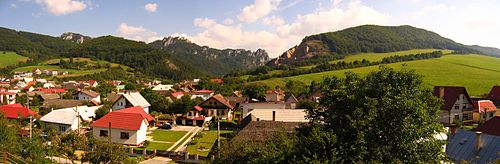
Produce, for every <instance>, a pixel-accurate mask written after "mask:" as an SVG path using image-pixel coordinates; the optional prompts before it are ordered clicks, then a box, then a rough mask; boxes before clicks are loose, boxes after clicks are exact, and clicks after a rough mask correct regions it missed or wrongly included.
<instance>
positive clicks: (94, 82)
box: [88, 80, 99, 88]
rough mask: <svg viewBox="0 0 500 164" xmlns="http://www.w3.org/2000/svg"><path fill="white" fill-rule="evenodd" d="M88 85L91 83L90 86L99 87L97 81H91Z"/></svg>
mask: <svg viewBox="0 0 500 164" xmlns="http://www.w3.org/2000/svg"><path fill="white" fill-rule="evenodd" d="M88 83H89V86H90V87H92V88H95V87H97V86H98V85H99V84H98V83H97V81H96V80H89V81H88Z"/></svg>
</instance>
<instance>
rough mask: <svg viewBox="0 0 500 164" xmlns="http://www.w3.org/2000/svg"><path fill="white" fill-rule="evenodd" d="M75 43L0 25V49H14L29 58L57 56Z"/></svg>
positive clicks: (43, 58) (39, 58)
mask: <svg viewBox="0 0 500 164" xmlns="http://www.w3.org/2000/svg"><path fill="white" fill-rule="evenodd" d="M75 45H76V44H74V43H72V42H70V41H65V40H62V39H59V38H56V37H52V36H48V35H42V34H36V33H31V32H24V31H15V30H11V29H7V28H1V27H0V50H3V51H15V52H17V53H18V54H20V55H23V56H26V57H29V58H31V59H38V60H45V59H50V58H54V57H57V56H58V55H59V54H61V53H63V52H65V51H66V50H67V49H69V48H72V47H74V46H75Z"/></svg>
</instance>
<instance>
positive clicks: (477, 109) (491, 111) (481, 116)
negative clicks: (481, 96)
mask: <svg viewBox="0 0 500 164" xmlns="http://www.w3.org/2000/svg"><path fill="white" fill-rule="evenodd" d="M472 105H473V107H474V110H473V112H474V116H473V120H474V122H476V123H482V122H485V121H488V120H489V119H491V118H493V117H495V115H496V112H497V107H496V106H495V104H493V102H492V101H490V100H479V101H473V103H472Z"/></svg>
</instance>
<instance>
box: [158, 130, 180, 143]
mask: <svg viewBox="0 0 500 164" xmlns="http://www.w3.org/2000/svg"><path fill="white" fill-rule="evenodd" d="M186 133H187V131H171V130H161V129H157V130H155V131H153V140H155V141H166V142H176V141H177V140H179V139H181V138H182V137H183V136H184V135H186Z"/></svg>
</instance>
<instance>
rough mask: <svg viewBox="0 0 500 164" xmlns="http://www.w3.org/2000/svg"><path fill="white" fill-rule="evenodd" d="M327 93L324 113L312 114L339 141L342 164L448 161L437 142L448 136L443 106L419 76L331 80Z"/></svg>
mask: <svg viewBox="0 0 500 164" xmlns="http://www.w3.org/2000/svg"><path fill="white" fill-rule="evenodd" d="M323 93H324V97H323V98H322V99H321V102H320V104H321V106H323V107H324V110H323V109H322V110H313V111H311V112H312V116H314V117H315V118H312V119H313V120H321V125H322V126H323V127H324V128H325V129H328V130H327V132H328V133H331V134H332V136H336V138H337V140H338V141H339V142H336V144H335V145H334V147H335V148H338V149H339V151H338V154H336V156H338V157H339V158H340V159H341V162H347V163H352V162H363V161H364V162H369V161H377V162H382V163H392V162H403V163H413V162H423V163H427V162H431V163H435V162H439V160H440V158H441V157H442V156H443V154H442V151H441V149H442V146H443V144H444V143H443V142H441V141H438V140H436V139H435V138H434V137H433V135H434V134H436V133H438V132H441V131H442V130H443V126H442V125H441V124H440V123H439V122H438V121H437V120H438V117H439V115H438V112H439V108H440V100H439V99H438V98H436V97H434V96H433V95H432V93H431V91H430V90H429V89H428V88H426V87H425V85H424V84H423V82H422V76H420V75H418V74H416V73H415V72H414V71H409V70H402V71H395V70H393V69H390V68H384V67H382V68H381V69H380V70H378V71H375V72H372V73H370V74H368V75H367V76H365V77H360V76H359V75H356V74H353V73H347V74H346V77H345V78H337V77H332V78H327V79H325V80H324V82H323ZM320 118H321V119H320ZM318 122H319V121H318ZM318 142H321V141H318Z"/></svg>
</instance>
